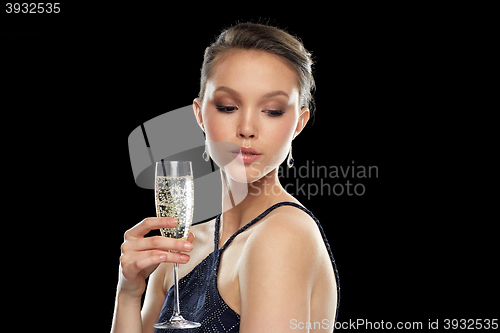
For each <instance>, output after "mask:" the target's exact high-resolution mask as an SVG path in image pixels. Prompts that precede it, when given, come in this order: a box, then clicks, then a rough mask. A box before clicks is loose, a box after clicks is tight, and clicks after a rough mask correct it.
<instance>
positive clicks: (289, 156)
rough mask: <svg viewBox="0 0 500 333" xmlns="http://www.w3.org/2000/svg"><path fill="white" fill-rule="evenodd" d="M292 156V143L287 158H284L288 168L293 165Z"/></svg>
mask: <svg viewBox="0 0 500 333" xmlns="http://www.w3.org/2000/svg"><path fill="white" fill-rule="evenodd" d="M293 163H294V160H293V157H292V145H290V151H289V152H288V158H287V159H286V164H287V165H288V167H289V168H291V167H293Z"/></svg>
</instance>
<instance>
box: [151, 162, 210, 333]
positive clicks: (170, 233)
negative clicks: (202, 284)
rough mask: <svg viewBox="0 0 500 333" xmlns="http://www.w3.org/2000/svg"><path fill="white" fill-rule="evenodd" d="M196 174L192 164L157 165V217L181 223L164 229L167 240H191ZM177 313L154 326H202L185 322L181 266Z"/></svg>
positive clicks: (176, 288)
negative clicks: (181, 297) (181, 299)
mask: <svg viewBox="0 0 500 333" xmlns="http://www.w3.org/2000/svg"><path fill="white" fill-rule="evenodd" d="M193 200H194V192H193V171H192V166H191V162H190V161H187V162H184V161H163V160H161V161H160V162H156V176H155V202H156V216H158V217H173V218H175V219H177V221H178V222H179V223H178V224H177V226H176V227H175V228H161V229H160V231H161V234H162V236H163V237H170V238H178V239H187V237H188V235H189V227H190V226H191V222H192V220H193ZM174 283H175V285H174V301H175V302H174V313H173V314H172V317H170V319H169V320H167V321H165V322H163V323H158V324H154V325H153V326H154V327H156V328H171V329H182V328H194V327H199V326H201V324H200V323H195V322H192V321H189V320H186V319H184V318H183V317H182V316H181V313H180V312H181V310H180V307H179V264H178V263H174Z"/></svg>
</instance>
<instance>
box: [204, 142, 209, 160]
mask: <svg viewBox="0 0 500 333" xmlns="http://www.w3.org/2000/svg"><path fill="white" fill-rule="evenodd" d="M202 156H203V159H204V160H205V161H207V162H208V161H210V155H209V154H208V152H207V141H205V151H204V152H203V155H202Z"/></svg>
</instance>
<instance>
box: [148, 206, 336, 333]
mask: <svg viewBox="0 0 500 333" xmlns="http://www.w3.org/2000/svg"><path fill="white" fill-rule="evenodd" d="M285 205H288V206H294V207H297V208H299V209H301V210H303V211H304V212H306V213H307V214H309V215H310V216H311V217H312V219H313V220H314V221H315V222H316V224H317V226H318V228H319V231H320V232H321V236H322V237H323V241H324V242H325V246H326V249H327V250H328V254H329V255H330V259H331V261H332V265H333V270H334V273H335V279H336V281H337V313H338V307H339V301H340V287H339V277H338V273H337V266H336V265H335V260H334V259H333V255H332V251H331V250H330V245H329V244H328V241H327V239H326V236H325V233H324V232H323V228H322V227H321V225H320V223H319V221H318V220H317V219H316V217H314V215H313V214H312V213H311V212H310V211H309V210H307V209H305V208H304V207H302V206H301V205H298V204H296V203H294V202H280V203H277V204H275V205H273V206H271V207H269V208H268V209H266V211H264V212H263V213H262V214H260V215H259V216H257V217H256V218H255V219H253V220H252V221H250V222H249V223H247V224H246V225H244V226H243V227H241V229H239V230H238V231H236V232H235V233H234V234H233V235H232V236H231V237H230V238H229V239H228V240H227V241H226V243H225V244H224V246H222V247H221V248H220V249H219V219H220V215H218V216H217V218H216V219H215V233H214V251H213V252H212V253H210V254H209V255H208V256H207V257H206V258H205V259H203V261H202V262H201V263H199V264H198V265H197V266H196V267H195V268H194V269H193V270H192V271H191V272H189V273H188V274H187V275H185V276H184V277H182V278H181V279H180V280H179V303H180V310H181V314H182V316H183V317H184V318H185V319H187V320H191V321H195V322H198V323H201V327H198V328H193V329H182V330H173V329H159V328H158V329H156V331H155V333H165V332H169V333H174V332H175V333H208V332H213V333H222V332H239V330H240V316H239V315H238V314H237V313H236V312H234V310H233V309H231V308H230V307H229V306H228V305H227V304H226V302H224V300H223V299H222V297H221V295H220V294H219V290H218V289H217V273H218V270H219V261H220V257H221V255H222V253H223V252H224V250H225V249H226V248H227V247H228V246H229V244H231V242H232V241H233V239H234V238H235V237H236V236H238V235H239V234H240V233H242V232H244V231H245V230H246V229H248V228H249V227H250V226H252V225H253V224H255V223H256V222H258V221H259V220H261V219H262V218H263V217H265V216H266V215H267V214H269V213H270V212H271V211H272V210H274V209H276V208H278V207H281V206H285ZM173 304H174V293H173V287H172V288H170V290H169V291H168V293H167V296H166V297H165V302H164V303H163V308H162V309H161V312H160V318H159V319H158V322H164V321H166V320H168V319H169V318H170V317H171V316H172V313H173ZM335 318H337V316H335Z"/></svg>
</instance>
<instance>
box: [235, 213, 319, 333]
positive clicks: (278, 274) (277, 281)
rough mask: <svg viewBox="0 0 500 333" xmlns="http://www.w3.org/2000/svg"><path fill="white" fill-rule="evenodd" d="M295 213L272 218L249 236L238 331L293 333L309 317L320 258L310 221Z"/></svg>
mask: <svg viewBox="0 0 500 333" xmlns="http://www.w3.org/2000/svg"><path fill="white" fill-rule="evenodd" d="M308 222H309V221H304V217H302V218H301V217H300V215H298V216H297V214H293V215H292V214H280V215H278V214H277V215H276V216H273V217H271V218H269V219H268V220H267V221H266V222H265V224H262V225H261V226H260V228H258V229H256V230H255V231H254V232H253V233H252V235H251V237H250V238H249V239H248V241H247V245H246V246H248V248H247V249H245V251H244V254H243V256H242V261H241V262H240V264H241V266H240V267H241V268H240V275H239V279H240V280H239V282H240V295H241V323H240V332H241V333H249V332H295V331H296V330H294V329H292V327H293V326H292V327H290V326H291V322H290V321H291V320H293V319H295V320H297V322H307V321H310V301H311V293H312V287H313V283H314V280H315V277H316V275H315V273H316V272H317V266H318V263H319V261H318V260H317V239H316V238H315V237H314V235H313V233H312V232H311V228H310V226H311V224H310V223H308Z"/></svg>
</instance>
